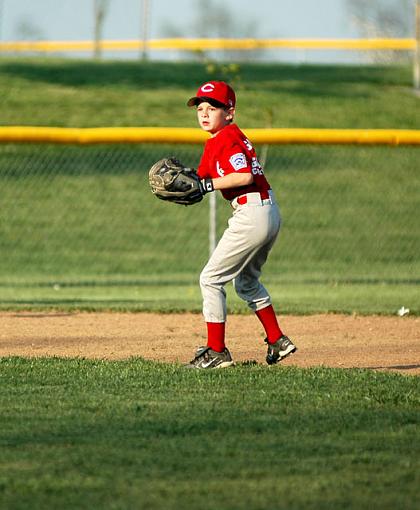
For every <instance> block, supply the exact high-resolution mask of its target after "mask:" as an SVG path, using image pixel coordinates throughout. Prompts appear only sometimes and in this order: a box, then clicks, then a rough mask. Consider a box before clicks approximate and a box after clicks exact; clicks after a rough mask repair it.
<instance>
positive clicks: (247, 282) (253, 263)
mask: <svg viewBox="0 0 420 510" xmlns="http://www.w3.org/2000/svg"><path fill="white" fill-rule="evenodd" d="M272 245H273V242H272V243H269V244H268V245H266V246H263V247H262V248H261V249H260V250H259V251H258V252H257V253H256V254H255V256H254V257H253V258H252V259H251V260H250V261H249V263H248V264H247V265H246V266H245V267H244V268H243V270H242V271H241V273H239V275H238V276H237V277H236V278H235V280H234V286H235V290H236V293H237V294H238V296H239V297H240V298H241V299H243V300H244V301H246V302H247V303H248V306H249V307H250V308H251V310H253V311H254V312H255V314H256V316H257V317H258V319H259V320H260V322H261V324H262V325H263V327H264V330H265V333H266V335H267V341H268V342H269V343H274V342H276V341H277V340H278V339H279V338H280V337H281V336H283V332H282V330H281V329H280V326H279V324H278V321H277V317H276V314H275V312H274V308H273V306H272V304H271V298H270V295H269V293H268V292H267V290H266V288H265V287H264V285H262V283H261V282H260V281H259V278H260V276H261V267H262V266H263V264H264V263H265V261H266V260H267V256H268V253H269V251H270V249H271V247H272Z"/></svg>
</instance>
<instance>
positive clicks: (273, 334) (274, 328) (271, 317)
mask: <svg viewBox="0 0 420 510" xmlns="http://www.w3.org/2000/svg"><path fill="white" fill-rule="evenodd" d="M255 314H256V316H257V317H258V318H259V319H260V321H261V324H262V325H263V327H264V329H265V334H266V335H267V340H268V343H269V344H274V342H277V340H278V339H279V338H280V337H281V336H283V331H282V330H281V329H280V326H279V323H278V322H277V317H276V314H275V312H274V308H273V307H272V305H269V306H266V307H265V308H263V309H262V310H257V311H256V312H255Z"/></svg>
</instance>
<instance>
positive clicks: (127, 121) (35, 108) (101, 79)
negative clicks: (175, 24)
mask: <svg viewBox="0 0 420 510" xmlns="http://www.w3.org/2000/svg"><path fill="white" fill-rule="evenodd" d="M213 68H214V71H212V72H209V71H208V67H207V66H206V65H205V64H201V63H185V62H177V63H168V62H122V61H115V62H110V61H104V62H94V61H92V60H71V59H54V58H31V59H30V58H27V59H25V58H1V59H0V74H1V78H2V79H1V86H0V87H1V88H0V94H1V104H2V111H1V119H0V124H3V125H13V124H27V125H42V126H71V127H95V126H175V127H176V126H184V127H196V125H197V124H196V120H195V116H194V115H193V114H192V112H191V110H190V109H189V108H187V107H186V101H187V99H188V98H189V97H191V96H192V95H193V94H195V92H196V90H197V88H198V86H199V85H201V84H202V83H203V82H204V81H206V80H214V79H227V80H229V81H230V82H231V83H233V85H234V86H235V88H236V90H237V92H238V105H237V121H238V122H239V124H240V125H241V126H242V127H254V128H257V127H268V126H272V127H293V128H295V127H302V128H305V127H307V128H418V127H419V124H418V115H417V111H418V98H417V97H416V96H415V95H414V94H413V92H412V68H411V66H404V67H398V66H325V65H324V66H323V65H315V66H312V65H301V66H296V65H281V64H255V63H254V64H253V63H241V64H239V66H237V67H234V68H231V70H229V68H228V66H224V65H217V66H213Z"/></svg>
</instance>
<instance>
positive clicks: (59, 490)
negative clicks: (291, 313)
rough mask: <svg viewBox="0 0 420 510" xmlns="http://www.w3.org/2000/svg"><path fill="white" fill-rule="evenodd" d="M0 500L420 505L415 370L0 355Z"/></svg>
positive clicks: (15, 504) (72, 504) (5, 504)
mask: <svg viewBox="0 0 420 510" xmlns="http://www.w3.org/2000/svg"><path fill="white" fill-rule="evenodd" d="M0 380H1V386H2V391H1V394H0V402H1V409H2V413H1V415H0V430H1V436H0V437H1V439H0V446H1V451H2V455H1V460H0V505H1V507H2V508H7V509H28V510H29V509H31V510H34V509H36V510H38V509H45V508H61V509H74V508H78V509H92V508H95V509H99V508H101V509H102V508H109V509H115V508H118V509H134V508H135V509H173V510H175V509H176V510H178V509H180V508H182V509H185V510H187V509H194V510H196V509H198V508H199V509H203V510H206V509H212V510H224V509H226V510H232V509H244V510H245V509H247V510H248V509H260V510H262V509H285V510H290V509H313V510H323V509H330V510H336V509H338V508H347V509H355V510H359V509H361V508H370V509H378V510H379V509H381V510H387V509H389V510H391V509H392V510H393V509H396V508H404V509H405V510H415V509H416V508H417V507H418V490H419V489H418V487H419V481H420V479H419V468H420V465H419V458H420V448H419V441H418V439H419V434H418V419H419V379H418V378H416V377H403V376H400V375H396V374H394V375H392V374H383V373H377V372H373V371H367V370H333V369H324V368H318V369H311V370H303V369H295V368H279V367H274V368H267V367H258V366H252V365H251V366H247V365H243V366H237V367H236V368H233V369H231V370H222V371H210V372H206V371H204V373H203V372H201V371H195V370H193V371H189V370H186V369H183V368H181V367H179V366H177V365H172V366H171V365H164V364H159V363H152V362H144V361H142V360H141V359H132V360H130V361H122V362H104V361H88V360H61V359H44V360H42V359H38V360H24V359H19V358H10V359H2V360H0Z"/></svg>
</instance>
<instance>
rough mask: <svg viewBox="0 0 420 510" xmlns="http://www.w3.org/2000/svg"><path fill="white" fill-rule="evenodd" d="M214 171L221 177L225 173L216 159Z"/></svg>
mask: <svg viewBox="0 0 420 510" xmlns="http://www.w3.org/2000/svg"><path fill="white" fill-rule="evenodd" d="M216 172H217V173H218V174H219V175H220V177H223V176H224V175H225V171H224V170H223V168H222V167H221V166H220V164H219V162H218V161H216Z"/></svg>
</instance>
